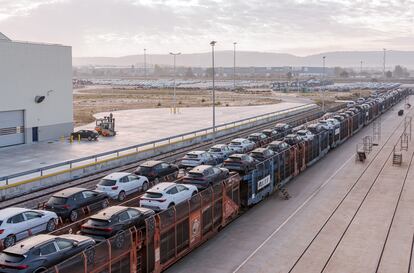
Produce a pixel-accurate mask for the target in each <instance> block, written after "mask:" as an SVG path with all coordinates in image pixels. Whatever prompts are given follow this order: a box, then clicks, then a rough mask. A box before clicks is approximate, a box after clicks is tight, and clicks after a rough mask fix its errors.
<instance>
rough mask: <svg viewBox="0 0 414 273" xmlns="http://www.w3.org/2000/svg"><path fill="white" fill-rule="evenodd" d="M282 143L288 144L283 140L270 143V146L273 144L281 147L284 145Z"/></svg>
mask: <svg viewBox="0 0 414 273" xmlns="http://www.w3.org/2000/svg"><path fill="white" fill-rule="evenodd" d="M282 143H286V142H284V141H283V140H275V141H272V142H270V143H269V145H270V144H272V145H279V144H282Z"/></svg>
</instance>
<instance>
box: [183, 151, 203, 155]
mask: <svg viewBox="0 0 414 273" xmlns="http://www.w3.org/2000/svg"><path fill="white" fill-rule="evenodd" d="M205 152H206V151H191V152H188V153H187V154H190V155H201V154H204V153H205Z"/></svg>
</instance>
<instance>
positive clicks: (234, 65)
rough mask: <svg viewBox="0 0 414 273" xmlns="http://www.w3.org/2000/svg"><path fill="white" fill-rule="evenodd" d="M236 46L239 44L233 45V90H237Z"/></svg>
mask: <svg viewBox="0 0 414 273" xmlns="http://www.w3.org/2000/svg"><path fill="white" fill-rule="evenodd" d="M236 45H237V42H234V43H233V89H234V90H236Z"/></svg>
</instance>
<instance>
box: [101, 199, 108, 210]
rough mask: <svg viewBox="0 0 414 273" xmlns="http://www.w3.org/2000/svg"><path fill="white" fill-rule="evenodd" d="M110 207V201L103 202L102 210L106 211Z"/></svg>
mask: <svg viewBox="0 0 414 273" xmlns="http://www.w3.org/2000/svg"><path fill="white" fill-rule="evenodd" d="M108 206H109V201H108V199H105V200H103V202H102V208H103V209H106V208H107V207H108Z"/></svg>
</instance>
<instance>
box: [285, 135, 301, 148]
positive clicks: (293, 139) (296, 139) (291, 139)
mask: <svg viewBox="0 0 414 273" xmlns="http://www.w3.org/2000/svg"><path fill="white" fill-rule="evenodd" d="M283 141H284V142H286V143H287V144H289V145H290V146H293V145H296V144H298V143H300V142H302V138H301V137H300V136H298V135H295V134H289V135H287V136H285V138H284V139H283Z"/></svg>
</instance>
